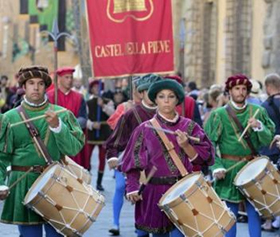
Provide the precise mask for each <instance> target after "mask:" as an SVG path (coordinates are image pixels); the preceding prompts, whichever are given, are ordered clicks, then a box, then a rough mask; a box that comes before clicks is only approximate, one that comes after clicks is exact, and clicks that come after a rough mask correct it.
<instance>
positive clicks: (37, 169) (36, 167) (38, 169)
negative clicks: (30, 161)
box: [12, 165, 48, 173]
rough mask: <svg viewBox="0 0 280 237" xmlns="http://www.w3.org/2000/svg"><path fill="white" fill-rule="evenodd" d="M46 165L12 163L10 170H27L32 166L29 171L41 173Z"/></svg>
mask: <svg viewBox="0 0 280 237" xmlns="http://www.w3.org/2000/svg"><path fill="white" fill-rule="evenodd" d="M47 167H48V166H47V165H33V166H18V165H12V171H22V172H27V171H29V170H30V168H32V170H31V171H30V172H33V173H43V171H44V170H45V169H46V168H47Z"/></svg>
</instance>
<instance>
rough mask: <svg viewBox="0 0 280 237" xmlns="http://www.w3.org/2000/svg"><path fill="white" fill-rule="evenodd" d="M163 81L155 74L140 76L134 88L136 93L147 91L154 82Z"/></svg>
mask: <svg viewBox="0 0 280 237" xmlns="http://www.w3.org/2000/svg"><path fill="white" fill-rule="evenodd" d="M160 80H163V78H162V77H161V76H159V75H157V74H147V75H144V76H142V77H141V78H140V79H139V80H138V81H137V82H136V88H137V90H138V92H142V91H145V90H148V89H149V86H150V85H151V84H153V83H154V82H156V81H160Z"/></svg>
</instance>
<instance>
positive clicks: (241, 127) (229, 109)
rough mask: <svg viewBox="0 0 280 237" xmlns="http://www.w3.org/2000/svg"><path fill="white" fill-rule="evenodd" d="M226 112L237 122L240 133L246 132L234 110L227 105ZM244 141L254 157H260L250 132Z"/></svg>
mask: <svg viewBox="0 0 280 237" xmlns="http://www.w3.org/2000/svg"><path fill="white" fill-rule="evenodd" d="M226 111H227V113H228V115H229V117H231V118H232V119H233V121H234V122H235V124H236V125H237V127H238V128H239V130H240V132H241V133H242V132H243V131H244V128H243V126H242V124H241V123H240V121H239V120H238V118H237V117H236V114H235V113H234V111H233V109H232V108H231V107H230V106H229V105H226ZM244 139H245V141H246V142H247V144H248V147H249V148H250V150H251V152H252V154H253V156H256V155H258V152H257V151H256V149H255V148H254V146H253V143H252V141H251V139H250V136H249V134H248V132H246V133H245V135H244Z"/></svg>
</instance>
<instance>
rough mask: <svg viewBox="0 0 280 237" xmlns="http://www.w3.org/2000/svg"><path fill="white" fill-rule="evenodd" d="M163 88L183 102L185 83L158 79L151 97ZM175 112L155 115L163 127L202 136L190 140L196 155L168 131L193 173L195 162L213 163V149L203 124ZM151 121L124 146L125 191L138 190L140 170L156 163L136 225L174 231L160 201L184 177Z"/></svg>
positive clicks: (137, 211) (138, 208) (138, 206)
mask: <svg viewBox="0 0 280 237" xmlns="http://www.w3.org/2000/svg"><path fill="white" fill-rule="evenodd" d="M163 89H169V90H171V91H174V93H175V94H176V96H177V98H178V101H179V103H182V101H183V99H184V91H183V87H182V86H181V85H180V84H179V83H177V82H175V81H173V80H169V79H164V80H162V81H158V82H155V83H154V84H152V85H151V86H150V88H149V91H148V96H149V98H150V100H151V101H155V98H156V95H157V93H158V92H160V91H161V90H163ZM174 113H175V107H174ZM175 114H176V116H175V117H174V118H173V119H172V120H170V119H167V118H165V117H164V116H163V115H161V112H160V111H158V113H157V114H156V115H155V116H154V119H156V120H157V122H158V123H159V124H160V126H161V127H162V128H163V129H168V130H171V131H173V132H175V131H176V130H181V131H183V132H187V133H188V134H189V135H191V136H195V137H198V138H200V142H199V143H195V142H191V141H189V143H190V144H191V146H192V148H193V149H194V150H195V152H196V155H195V157H188V155H187V154H186V153H185V152H184V150H183V149H182V148H181V147H180V146H179V144H178V143H177V140H176V136H175V135H173V134H166V136H167V138H168V140H169V141H170V142H171V143H172V144H173V145H174V150H175V152H176V153H177V154H178V155H179V157H180V159H181V161H182V163H183V165H184V167H185V168H186V169H187V171H188V172H189V173H191V172H192V167H193V164H202V163H207V164H208V165H209V164H212V163H213V157H214V150H213V147H212V145H211V142H210V140H209V139H208V138H207V136H206V135H205V133H204V132H203V130H202V129H201V127H200V126H199V125H198V124H196V123H195V122H194V121H192V120H190V119H187V118H184V117H181V116H179V115H178V113H175ZM147 125H148V126H147ZM150 125H151V122H150V120H148V121H146V122H143V123H142V124H141V125H140V126H138V127H137V128H136V129H135V130H134V132H133V135H132V137H131V138H130V140H129V143H128V145H127V147H126V150H125V154H124V157H123V162H122V171H123V172H124V173H125V174H126V176H127V187H126V191H127V195H129V194H131V193H134V192H138V191H139V188H140V185H139V177H140V171H142V170H144V172H145V173H146V175H147V174H148V173H149V172H150V170H151V169H152V167H153V166H156V167H157V171H156V173H155V174H154V176H153V177H152V179H151V180H150V182H149V183H148V184H147V186H146V188H145V190H144V191H143V194H142V199H141V200H140V201H137V202H136V206H135V226H136V228H137V229H138V230H140V231H145V232H147V233H153V234H164V233H167V232H170V231H172V230H173V229H174V225H173V224H172V222H171V221H170V220H169V219H168V217H167V216H166V215H165V214H164V213H163V212H162V211H161V210H160V208H159V207H158V203H159V200H160V198H161V197H162V195H163V194H164V193H165V192H166V191H167V190H168V189H169V188H170V187H171V186H172V185H173V184H175V183H176V181H177V180H179V179H180V178H181V175H180V172H179V170H178V168H177V167H176V165H175V163H174V161H173V160H172V158H171V156H170V154H169V152H168V150H167V148H166V147H165V145H164V142H163V141H162V140H161V138H160V137H159V136H158V134H157V132H156V131H155V130H154V129H152V128H151V127H150ZM138 236H141V235H138ZM177 236H182V235H177Z"/></svg>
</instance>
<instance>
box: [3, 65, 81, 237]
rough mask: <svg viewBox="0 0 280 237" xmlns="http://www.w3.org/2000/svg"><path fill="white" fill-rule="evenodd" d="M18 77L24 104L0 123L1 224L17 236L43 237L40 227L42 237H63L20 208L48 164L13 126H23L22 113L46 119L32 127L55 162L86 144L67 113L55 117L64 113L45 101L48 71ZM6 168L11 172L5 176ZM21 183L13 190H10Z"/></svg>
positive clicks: (42, 69) (19, 128) (37, 69)
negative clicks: (13, 227)
mask: <svg viewBox="0 0 280 237" xmlns="http://www.w3.org/2000/svg"><path fill="white" fill-rule="evenodd" d="M18 76H19V77H18V78H19V81H18V82H19V84H20V86H22V88H23V89H24V91H25V96H24V99H23V101H22V103H21V105H20V106H19V107H17V108H15V109H12V110H10V111H8V112H6V113H5V114H4V115H2V119H1V122H0V199H1V200H4V199H5V203H4V208H3V212H2V216H1V222H3V223H7V224H16V225H18V228H19V232H20V236H21V237H25V236H28V237H30V236H36V237H37V236H42V235H43V234H42V232H43V230H42V229H43V228H42V227H43V224H44V227H45V231H46V236H48V237H54V236H62V235H60V234H59V233H57V232H56V231H55V229H54V228H53V227H52V226H50V225H49V224H46V223H45V221H44V220H43V219H42V218H41V217H40V216H39V215H37V214H36V213H35V212H33V211H32V210H31V209H28V208H27V207H26V206H24V205H23V204H22V202H23V200H24V197H25V195H26V193H27V191H28V190H29V189H30V187H31V186H32V184H33V183H34V182H35V180H36V179H37V178H38V177H39V176H40V173H41V172H42V171H43V170H44V168H45V167H46V165H47V162H46V160H45V159H44V158H43V155H42V154H41V153H40V151H39V149H38V147H37V146H36V145H35V142H34V141H33V140H32V137H31V135H30V133H29V130H28V129H27V127H26V124H20V125H18V126H13V124H15V123H17V122H19V121H22V115H20V112H22V111H23V112H24V114H25V115H26V116H25V117H28V118H34V117H37V116H41V115H43V116H44V115H45V118H41V119H38V120H34V121H33V122H32V123H33V125H34V127H35V128H36V129H37V131H38V134H39V136H40V138H41V140H42V142H43V144H44V146H45V147H46V148H47V149H46V150H47V153H49V157H51V159H52V160H53V161H59V160H60V159H61V158H62V157H63V156H64V155H69V156H70V155H76V154H77V153H78V152H79V151H80V150H81V148H82V147H83V145H84V135H83V132H82V130H81V128H80V126H79V124H78V122H77V120H76V118H75V116H74V115H73V114H72V113H71V112H70V111H66V112H63V113H59V114H58V113H56V112H55V111H59V110H62V109H63V108H62V107H60V106H57V105H52V104H50V103H49V102H48V99H47V97H46V95H45V91H46V88H48V87H49V86H50V85H51V83H52V80H51V78H50V76H49V74H48V69H47V68H45V67H40V66H32V67H27V68H22V69H20V71H19V72H18ZM8 167H10V172H7V168H8ZM30 170H32V171H31V172H30ZM26 172H28V173H26ZM19 179H21V180H20V181H19V182H18V183H17V184H16V185H15V186H14V187H13V188H11V189H9V188H8V187H9V186H11V185H12V184H13V183H14V182H15V181H17V180H19ZM58 195H59V194H58Z"/></svg>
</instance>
